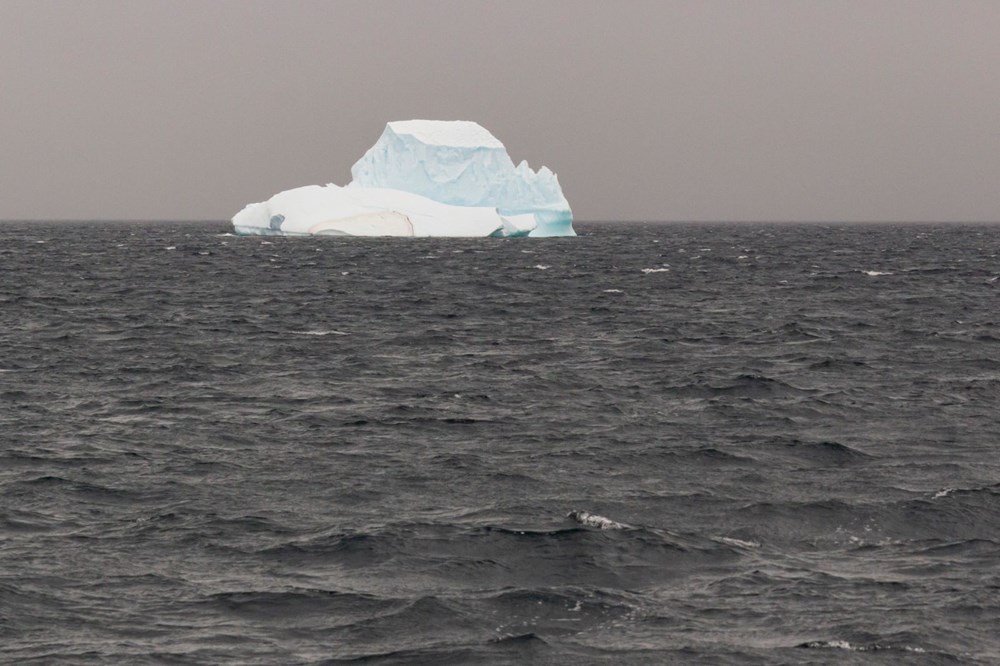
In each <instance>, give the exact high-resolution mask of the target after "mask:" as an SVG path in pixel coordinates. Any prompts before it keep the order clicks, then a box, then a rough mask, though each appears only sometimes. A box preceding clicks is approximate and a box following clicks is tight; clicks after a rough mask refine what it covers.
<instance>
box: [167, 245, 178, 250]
mask: <svg viewBox="0 0 1000 666" xmlns="http://www.w3.org/2000/svg"><path fill="white" fill-rule="evenodd" d="M166 249H168V250H176V249H177V246H176V245H168V246H167V247H166Z"/></svg>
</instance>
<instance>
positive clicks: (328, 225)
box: [233, 120, 576, 237]
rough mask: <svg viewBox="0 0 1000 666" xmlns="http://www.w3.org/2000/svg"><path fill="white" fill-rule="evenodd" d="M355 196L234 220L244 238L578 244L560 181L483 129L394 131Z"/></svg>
mask: <svg viewBox="0 0 1000 666" xmlns="http://www.w3.org/2000/svg"><path fill="white" fill-rule="evenodd" d="M351 172H352V175H353V177H354V180H353V182H351V183H350V184H349V185H347V186H346V187H338V186H336V185H327V186H325V187H319V186H315V185H311V186H307V187H300V188H296V189H294V190H287V191H285V192H280V193H278V194H276V195H274V196H273V197H271V198H270V199H269V200H268V201H265V202H263V203H256V204H250V205H248V206H246V207H245V208H244V209H243V210H242V211H240V212H239V213H237V214H236V216H235V217H233V228H234V229H235V231H236V233H239V234H264V235H342V236H505V237H509V236H526V235H529V234H530V235H532V236H575V235H576V234H575V233H574V232H573V226H572V224H573V214H572V212H571V211H570V208H569V203H567V201H566V198H565V197H564V196H563V194H562V189H561V188H560V187H559V181H558V179H557V178H556V176H555V174H554V173H552V172H551V171H549V170H548V169H546V168H545V167H542V168H541V169H540V170H539V171H537V172H536V171H533V170H532V169H531V168H530V167H528V165H527V163H526V162H521V164H520V165H518V166H517V167H515V166H514V163H513V162H512V161H511V159H510V157H509V156H508V155H507V151H506V149H505V148H504V146H503V144H502V143H500V142H499V141H498V140H497V139H496V137H494V136H493V135H492V134H490V133H489V132H488V131H487V130H485V129H484V128H482V127H480V126H479V125H477V124H476V123H473V122H466V121H438V120H410V121H405V122H404V121H401V122H392V123H389V124H388V125H387V126H386V128H385V131H384V132H383V133H382V136H381V138H379V140H378V142H377V143H376V144H375V145H374V146H372V147H371V148H370V149H369V150H368V152H366V153H365V155H364V157H362V158H361V159H360V160H358V162H357V163H356V164H355V165H354V167H353V168H352V170H351Z"/></svg>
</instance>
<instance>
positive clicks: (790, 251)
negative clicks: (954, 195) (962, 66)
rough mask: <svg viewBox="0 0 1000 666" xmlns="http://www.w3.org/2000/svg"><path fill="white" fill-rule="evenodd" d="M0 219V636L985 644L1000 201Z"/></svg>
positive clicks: (477, 658) (624, 647)
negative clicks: (690, 211) (939, 220)
mask: <svg viewBox="0 0 1000 666" xmlns="http://www.w3.org/2000/svg"><path fill="white" fill-rule="evenodd" d="M229 229H230V228H229V226H228V225H227V224H223V223H187V224H182V223H160V224H140V223H135V224H125V223H65V224H57V223H4V224H0V272H2V280H0V662H3V663H12V664H15V663H16V664H63V663H65V664H222V663H238V664H338V663H343V662H364V663H372V664H528V663H538V664H669V663H694V664H734V665H735V664H738V665H744V664H799V663H809V664H870V663H885V664H888V663H901V662H905V663H909V664H952V663H961V664H996V663H1000V283H998V278H1000V226H971V225H947V226H945V225H937V226H933V225H911V226H901V225H867V226H866V225H838V224H827V225H762V224H740V225H736V224H730V225H724V224H716V225H709V224H704V225H680V224H662V225H655V224H626V223H606V224H577V229H578V231H579V232H580V233H581V235H580V237H578V238H551V239H478V240H455V239H411V238H407V239H373V238H262V237H234V236H231V235H229V234H228V233H227V232H228V231H229Z"/></svg>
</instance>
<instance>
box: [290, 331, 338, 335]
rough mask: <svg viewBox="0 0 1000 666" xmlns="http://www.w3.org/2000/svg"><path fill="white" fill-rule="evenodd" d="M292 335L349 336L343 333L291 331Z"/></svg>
mask: <svg viewBox="0 0 1000 666" xmlns="http://www.w3.org/2000/svg"><path fill="white" fill-rule="evenodd" d="M290 333H291V334H292V335H348V333H345V332H343V331H334V330H329V331H290Z"/></svg>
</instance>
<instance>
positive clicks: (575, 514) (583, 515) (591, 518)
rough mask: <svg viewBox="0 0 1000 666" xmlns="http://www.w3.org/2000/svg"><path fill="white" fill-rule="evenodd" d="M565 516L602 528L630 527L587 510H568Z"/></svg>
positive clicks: (588, 525)
mask: <svg viewBox="0 0 1000 666" xmlns="http://www.w3.org/2000/svg"><path fill="white" fill-rule="evenodd" d="M566 517H567V518H572V519H573V520H575V521H576V522H578V523H580V524H581V525H586V526H587V527H597V528H599V529H602V530H625V529H628V528H629V527H630V526H629V525H626V524H625V523H619V522H618V521H615V520H611V519H610V518H605V517H604V516H599V515H597V514H596V513H590V512H589V511H570V512H569V513H567V514H566Z"/></svg>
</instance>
